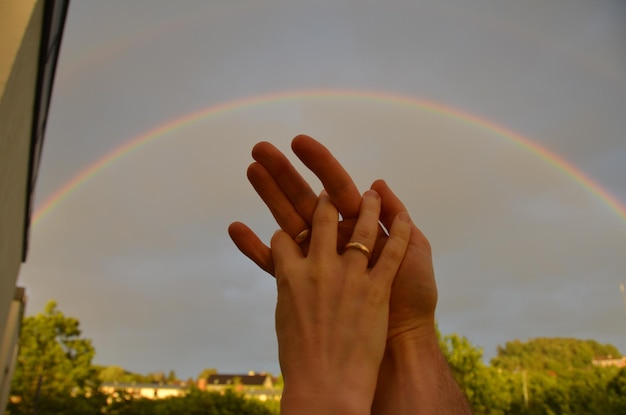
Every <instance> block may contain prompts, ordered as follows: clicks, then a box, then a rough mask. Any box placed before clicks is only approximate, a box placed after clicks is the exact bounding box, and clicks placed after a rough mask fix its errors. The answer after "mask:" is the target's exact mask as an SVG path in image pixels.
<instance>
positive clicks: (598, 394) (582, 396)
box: [441, 334, 626, 415]
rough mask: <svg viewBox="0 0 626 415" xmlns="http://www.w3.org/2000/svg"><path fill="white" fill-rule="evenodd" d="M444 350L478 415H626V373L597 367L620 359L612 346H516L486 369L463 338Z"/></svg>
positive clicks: (552, 342) (445, 341)
mask: <svg viewBox="0 0 626 415" xmlns="http://www.w3.org/2000/svg"><path fill="white" fill-rule="evenodd" d="M441 344H442V347H443V350H444V352H445V354H446V357H447V359H448V363H449V364H450V367H451V368H452V371H453V373H454V375H455V377H456V379H457V381H458V382H459V384H460V385H461V387H462V388H463V390H464V391H465V393H466V395H467V397H468V399H469V401H470V403H471V405H472V408H473V410H474V414H475V415H481V414H492V415H509V414H511V415H512V414H516V415H517V414H520V415H553V414H555V415H556V414H562V415H566V414H626V367H625V368H619V367H616V366H607V367H600V366H597V365H594V364H593V360H595V359H609V358H611V359H618V358H621V354H620V352H619V351H618V350H617V348H616V347H615V346H613V345H609V344H607V345H602V344H599V343H598V342H596V341H594V340H579V339H572V338H537V339H533V340H529V341H527V342H522V341H519V340H515V341H512V342H508V343H506V345H505V346H504V347H498V350H497V355H496V357H494V358H493V359H492V360H491V362H490V365H485V364H484V363H483V359H482V350H480V349H478V348H476V347H474V346H472V345H471V344H470V343H469V341H468V340H467V339H466V338H464V337H461V336H458V335H456V334H453V335H448V336H445V337H443V338H442V339H441Z"/></svg>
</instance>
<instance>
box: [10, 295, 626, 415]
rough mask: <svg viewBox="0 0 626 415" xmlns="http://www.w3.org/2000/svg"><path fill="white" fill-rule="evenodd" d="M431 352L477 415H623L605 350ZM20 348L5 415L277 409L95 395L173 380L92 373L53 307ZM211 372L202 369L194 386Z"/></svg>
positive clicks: (448, 340)
mask: <svg viewBox="0 0 626 415" xmlns="http://www.w3.org/2000/svg"><path fill="white" fill-rule="evenodd" d="M440 343H441V346H442V349H443V351H444V354H445V355H446V358H447V360H448V362H449V364H450V367H451V368H452V371H453V373H454V375H455V377H456V379H457V381H458V382H459V384H460V385H461V387H462V389H463V390H464V391H465V393H466V395H467V397H468V400H469V401H470V403H471V405H472V407H473V410H474V413H475V414H476V415H481V414H493V415H517V414H519V415H556V414H561V415H566V414H626V368H619V367H616V366H608V367H600V366H597V365H594V363H593V361H594V359H598V358H605V359H606V358H612V359H618V358H621V354H620V352H619V350H617V348H615V347H614V346H612V345H607V344H605V345H603V344H600V343H598V342H596V341H594V340H579V339H571V338H538V339H533V340H530V341H526V342H522V341H519V340H515V341H512V342H508V343H506V345H504V346H501V347H499V348H498V350H497V355H496V357H494V358H493V359H492V360H491V362H490V364H489V365H486V364H485V363H484V362H483V352H482V350H481V349H479V348H477V347H475V346H473V345H472V344H471V343H470V342H469V341H468V340H467V339H466V338H465V337H462V336H459V335H456V334H452V335H447V336H443V337H441V339H440ZM20 344H21V347H20V352H19V355H18V361H17V366H16V370H15V374H14V377H13V383H12V389H11V397H10V402H9V405H8V409H7V414H8V415H18V414H19V415H22V414H24V415H26V414H33V413H37V414H39V415H48V414H67V415H74V414H92V413H101V414H117V415H142V414H158V415H169V414H198V415H204V414H206V415H214V414H221V415H229V414H242V415H248V414H250V415H252V414H257V415H271V414H278V405H277V403H271V404H265V403H261V402H259V401H254V400H247V399H245V398H244V397H243V396H241V395H239V394H237V393H234V392H229V393H226V394H225V395H219V394H215V393H209V392H202V391H200V390H198V389H197V388H196V387H195V382H193V381H192V380H189V382H188V384H189V388H190V391H189V393H188V394H187V395H186V396H185V397H176V398H167V399H160V400H150V399H134V398H132V397H131V396H127V395H123V394H122V395H119V394H118V395H117V396H115V397H111V396H107V395H104V394H103V393H101V391H100V389H99V386H100V384H101V382H109V381H117V382H123V383H125V382H128V383H132V382H136V383H176V382H179V380H178V379H177V378H176V375H175V373H174V372H173V371H172V372H170V373H169V374H168V375H167V376H166V375H165V374H164V373H161V372H156V373H152V374H148V375H138V374H134V373H130V372H127V371H126V370H124V369H123V368H121V367H119V366H109V367H99V366H95V365H93V364H92V363H91V361H92V359H93V357H94V355H95V349H94V347H93V345H92V344H91V341H90V340H88V339H84V338H82V337H81V333H80V330H79V322H78V320H77V319H75V318H72V317H66V316H64V315H63V314H62V313H61V312H60V311H59V310H58V309H57V307H56V304H55V303H54V302H51V303H49V304H48V305H47V306H46V309H45V312H44V313H42V314H38V315H36V316H31V317H27V318H25V319H24V321H23V325H22V331H21V333H20ZM215 372H216V371H215V369H205V370H204V371H203V372H202V373H201V374H200V375H199V376H205V375H208V374H211V373H215ZM179 383H180V382H179ZM337 393H341V391H337Z"/></svg>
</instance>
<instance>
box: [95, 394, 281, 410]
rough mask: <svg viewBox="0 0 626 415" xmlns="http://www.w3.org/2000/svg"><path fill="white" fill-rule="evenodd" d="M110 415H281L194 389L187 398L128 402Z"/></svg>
mask: <svg viewBox="0 0 626 415" xmlns="http://www.w3.org/2000/svg"><path fill="white" fill-rule="evenodd" d="M107 413H108V414H111V415H179V414H185V415H278V411H277V410H276V409H275V407H274V408H272V407H271V406H269V405H266V404H264V403H262V402H259V401H256V400H253V399H245V398H244V397H243V396H241V395H238V394H235V393H233V392H232V391H226V392H225V393H224V394H223V395H220V394H219V393H212V392H202V391H199V390H197V389H192V390H191V392H190V393H189V394H188V395H187V396H184V397H178V398H167V399H155V400H152V399H126V400H123V401H121V402H116V403H114V404H112V405H111V406H110V407H109V410H108V411H107Z"/></svg>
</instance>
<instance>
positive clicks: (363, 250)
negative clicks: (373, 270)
mask: <svg viewBox="0 0 626 415" xmlns="http://www.w3.org/2000/svg"><path fill="white" fill-rule="evenodd" d="M344 249H346V250H347V249H356V250H357V251H359V252H361V253H363V255H365V256H366V257H367V260H368V261H369V259H370V257H371V256H372V253H371V252H370V250H369V248H368V247H367V246H365V245H363V244H362V243H361V242H348V243H347V244H346V246H344Z"/></svg>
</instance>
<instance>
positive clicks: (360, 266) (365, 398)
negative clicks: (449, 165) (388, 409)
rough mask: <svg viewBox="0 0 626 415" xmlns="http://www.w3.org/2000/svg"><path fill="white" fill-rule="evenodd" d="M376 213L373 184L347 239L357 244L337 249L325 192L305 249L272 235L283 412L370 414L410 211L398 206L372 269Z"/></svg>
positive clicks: (333, 220) (332, 209)
mask: <svg viewBox="0 0 626 415" xmlns="http://www.w3.org/2000/svg"><path fill="white" fill-rule="evenodd" d="M379 213H380V197H379V196H378V194H377V193H376V192H375V191H373V190H370V191H368V192H366V193H365V195H364V197H363V201H362V203H361V209H360V215H359V218H358V220H357V222H356V225H355V227H354V232H353V235H352V237H351V243H353V244H355V246H356V248H358V249H350V248H348V249H346V250H345V251H344V252H343V254H339V253H338V252H337V249H336V248H335V245H336V241H337V235H338V234H337V225H338V213H337V210H336V209H335V207H334V206H333V204H332V203H331V201H330V198H329V196H328V194H327V193H326V192H322V194H321V195H320V197H319V201H318V204H317V208H316V209H315V211H314V214H313V223H312V229H311V243H310V248H309V251H308V254H307V255H304V254H303V253H302V251H301V248H300V246H299V245H298V244H297V243H296V242H295V241H294V240H293V239H292V237H291V235H289V234H288V233H286V232H284V231H278V232H277V233H276V234H275V235H274V237H273V238H272V243H271V245H272V257H273V260H274V263H275V272H276V284H277V287H278V301H277V305H276V333H277V336H278V348H279V360H280V365H281V370H282V374H283V376H284V379H285V389H284V390H283V396H282V399H281V413H283V414H286V415H288V414H291V413H294V414H296V413H297V414H299V415H302V414H308V413H311V414H320V413H333V414H370V412H371V405H372V402H373V399H374V393H375V390H376V383H377V378H378V370H379V367H380V365H381V362H382V359H383V354H384V351H385V346H386V339H387V323H388V313H389V296H390V290H391V285H392V282H393V278H394V275H395V274H396V272H397V269H398V267H399V266H400V262H401V260H402V258H404V254H405V251H406V248H407V245H408V240H409V235H410V233H411V228H410V223H409V217H408V214H407V213H406V212H399V213H398V214H397V215H396V217H395V218H393V219H392V223H391V224H390V236H389V238H388V240H387V242H386V244H385V246H384V247H383V248H382V251H381V255H380V257H379V259H378V261H377V262H376V265H374V266H373V267H371V268H369V267H368V263H369V252H370V251H371V250H372V249H373V247H374V244H375V242H376V238H377V232H378V218H379Z"/></svg>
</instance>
